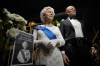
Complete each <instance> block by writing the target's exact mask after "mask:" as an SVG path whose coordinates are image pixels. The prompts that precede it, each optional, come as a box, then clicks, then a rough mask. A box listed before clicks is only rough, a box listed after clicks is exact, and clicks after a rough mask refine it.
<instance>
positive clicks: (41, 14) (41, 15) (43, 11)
mask: <svg viewBox="0 0 100 66" xmlns="http://www.w3.org/2000/svg"><path fill="white" fill-rule="evenodd" d="M48 9H51V10H52V11H53V15H55V12H54V9H53V8H52V7H50V6H47V7H44V8H43V9H42V10H41V12H40V19H41V21H42V22H43V23H44V17H43V15H44V13H45V12H46V11H47V10H48Z"/></svg>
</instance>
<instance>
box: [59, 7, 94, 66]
mask: <svg viewBox="0 0 100 66" xmlns="http://www.w3.org/2000/svg"><path fill="white" fill-rule="evenodd" d="M65 13H66V14H67V15H68V17H67V19H65V20H63V21H61V22H60V27H59V28H60V30H61V33H62V35H63V38H64V39H65V41H66V44H65V46H63V47H61V48H60V49H61V50H62V56H63V60H64V62H65V66H67V65H68V64H69V65H70V66H92V60H91V54H90V52H89V51H90V45H89V42H88V41H87V39H86V38H85V36H84V32H83V30H84V29H83V27H84V25H83V23H82V22H80V21H79V20H77V19H75V16H76V8H75V7H74V6H68V7H67V8H66V10H65Z"/></svg>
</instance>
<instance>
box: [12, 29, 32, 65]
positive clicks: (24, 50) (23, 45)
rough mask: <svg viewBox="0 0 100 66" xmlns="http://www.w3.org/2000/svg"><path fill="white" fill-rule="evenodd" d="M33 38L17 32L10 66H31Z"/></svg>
mask: <svg viewBox="0 0 100 66" xmlns="http://www.w3.org/2000/svg"><path fill="white" fill-rule="evenodd" d="M33 47H34V45H33V36H32V35H31V34H28V33H25V32H23V31H19V35H18V36H17V37H16V40H15V43H14V49H13V54H12V63H11V65H12V66H14V65H32V64H33V61H32V52H33Z"/></svg>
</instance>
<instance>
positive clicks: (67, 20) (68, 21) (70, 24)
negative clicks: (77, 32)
mask: <svg viewBox="0 0 100 66" xmlns="http://www.w3.org/2000/svg"><path fill="white" fill-rule="evenodd" d="M66 22H67V24H68V25H69V26H70V27H71V28H72V29H73V30H74V27H73V25H72V23H71V22H70V20H69V19H68V18H67V19H66Z"/></svg>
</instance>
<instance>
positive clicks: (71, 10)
mask: <svg viewBox="0 0 100 66" xmlns="http://www.w3.org/2000/svg"><path fill="white" fill-rule="evenodd" d="M66 13H67V15H68V16H69V17H74V16H76V9H75V7H73V6H69V7H67V8H66Z"/></svg>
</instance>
